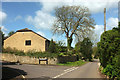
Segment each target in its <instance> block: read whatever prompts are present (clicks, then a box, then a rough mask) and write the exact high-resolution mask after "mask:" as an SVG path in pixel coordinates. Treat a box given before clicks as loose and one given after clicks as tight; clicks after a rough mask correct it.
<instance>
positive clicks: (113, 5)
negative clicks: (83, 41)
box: [0, 0, 119, 46]
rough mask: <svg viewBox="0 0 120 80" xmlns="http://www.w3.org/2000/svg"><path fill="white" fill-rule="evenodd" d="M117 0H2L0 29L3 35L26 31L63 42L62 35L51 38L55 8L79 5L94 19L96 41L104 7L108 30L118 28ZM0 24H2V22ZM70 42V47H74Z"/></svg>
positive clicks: (102, 22) (102, 25) (99, 33)
mask: <svg viewBox="0 0 120 80" xmlns="http://www.w3.org/2000/svg"><path fill="white" fill-rule="evenodd" d="M118 1H119V0H4V1H2V3H1V4H2V6H0V7H1V9H0V26H1V27H2V31H3V32H4V33H5V35H7V34H8V32H10V31H12V30H13V31H16V30H19V29H23V28H29V29H31V30H33V31H35V32H37V33H38V34H40V35H42V36H44V37H46V38H48V39H49V40H50V39H51V38H53V39H54V40H55V41H58V40H62V41H64V42H66V38H65V37H64V35H61V36H58V35H52V32H51V27H52V24H53V23H54V20H55V18H56V17H55V16H54V8H55V7H61V6H63V5H69V6H72V5H78V6H79V5H81V6H86V7H88V8H89V10H90V12H91V14H92V17H93V18H94V19H95V23H96V25H95V29H94V31H95V34H96V36H97V41H99V40H100V35H101V34H102V33H103V31H104V14H103V11H104V8H106V9H107V13H106V22H107V30H111V29H112V28H113V27H117V25H118ZM1 22H2V23H1ZM74 43H75V42H73V43H72V46H74Z"/></svg>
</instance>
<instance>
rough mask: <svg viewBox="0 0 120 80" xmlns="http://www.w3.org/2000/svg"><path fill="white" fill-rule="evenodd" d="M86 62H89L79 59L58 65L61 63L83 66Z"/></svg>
mask: <svg viewBox="0 0 120 80" xmlns="http://www.w3.org/2000/svg"><path fill="white" fill-rule="evenodd" d="M85 63H87V62H84V61H82V60H79V61H76V62H67V63H59V64H58V65H61V66H81V65H83V64H85Z"/></svg>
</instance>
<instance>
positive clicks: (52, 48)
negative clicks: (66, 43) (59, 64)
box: [48, 39, 57, 53]
mask: <svg viewBox="0 0 120 80" xmlns="http://www.w3.org/2000/svg"><path fill="white" fill-rule="evenodd" d="M48 52H50V53H56V52H57V46H56V44H55V42H53V39H51V41H50V45H49V49H48Z"/></svg>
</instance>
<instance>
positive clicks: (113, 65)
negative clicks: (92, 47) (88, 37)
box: [97, 24, 120, 80]
mask: <svg viewBox="0 0 120 80" xmlns="http://www.w3.org/2000/svg"><path fill="white" fill-rule="evenodd" d="M97 47H98V53H99V59H100V63H101V66H102V67H103V68H104V69H103V73H104V74H106V75H107V76H109V78H110V79H113V80H114V79H115V77H117V78H120V24H119V27H118V28H113V29H112V30H109V31H106V32H104V33H103V34H102V35H101V40H100V42H99V43H98V44H97Z"/></svg>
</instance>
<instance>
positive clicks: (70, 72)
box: [3, 61, 102, 78]
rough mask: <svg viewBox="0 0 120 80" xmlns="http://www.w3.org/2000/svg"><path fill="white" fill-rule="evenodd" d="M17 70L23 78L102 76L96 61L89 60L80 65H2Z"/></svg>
mask: <svg viewBox="0 0 120 80" xmlns="http://www.w3.org/2000/svg"><path fill="white" fill-rule="evenodd" d="M3 66H4V67H9V68H13V69H16V70H18V72H19V71H21V70H22V71H24V72H25V74H23V73H22V72H19V73H21V74H22V75H23V76H24V78H102V77H101V76H100V74H99V71H98V62H97V61H95V62H89V63H87V64H85V65H82V66H77V67H68V66H50V65H49V66H47V65H27V64H23V65H10V64H9V65H3Z"/></svg>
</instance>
